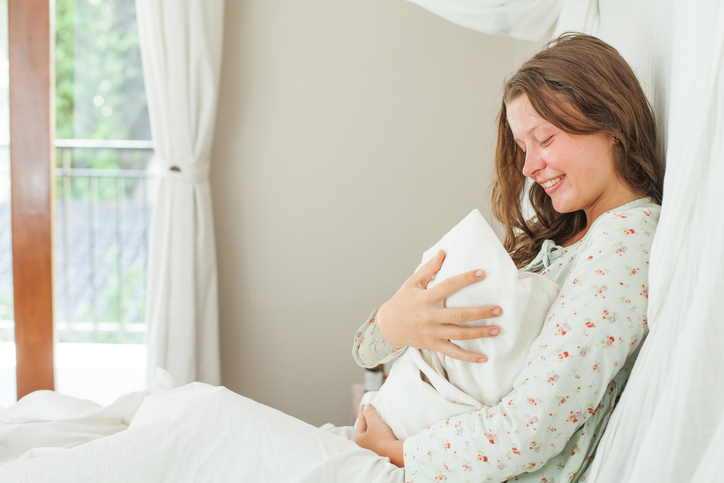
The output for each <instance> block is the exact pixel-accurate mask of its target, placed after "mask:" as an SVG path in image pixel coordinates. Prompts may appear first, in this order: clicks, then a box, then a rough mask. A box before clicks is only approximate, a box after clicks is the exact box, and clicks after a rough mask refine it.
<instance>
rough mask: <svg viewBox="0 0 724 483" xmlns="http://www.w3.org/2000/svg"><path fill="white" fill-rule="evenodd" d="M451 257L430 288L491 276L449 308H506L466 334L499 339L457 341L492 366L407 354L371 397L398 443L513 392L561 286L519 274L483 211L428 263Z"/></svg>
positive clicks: (461, 293) (449, 235)
mask: <svg viewBox="0 0 724 483" xmlns="http://www.w3.org/2000/svg"><path fill="white" fill-rule="evenodd" d="M440 249H442V250H445V253H446V257H445V261H444V263H443V265H442V268H441V269H440V271H438V273H437V274H436V275H435V277H434V279H433V280H432V281H431V282H430V283H429V284H428V288H431V287H433V286H435V285H436V284H437V283H440V282H441V281H443V280H445V279H447V278H449V277H451V276H453V275H457V274H460V273H464V272H467V271H471V270H475V269H483V270H485V273H486V277H485V279H484V280H482V281H481V282H477V283H475V284H473V285H469V286H467V287H465V288H463V289H461V290H459V291H457V292H455V293H454V294H452V295H451V296H450V297H448V298H447V300H446V306H447V307H476V306H486V305H499V306H500V307H501V308H502V309H503V315H501V316H500V317H498V318H495V319H490V320H478V321H475V322H468V323H465V324H461V325H465V326H480V325H489V324H496V325H499V326H500V327H501V333H500V335H499V336H498V337H495V338H482V339H474V340H465V341H454V343H455V344H457V345H458V346H460V347H462V348H463V349H466V350H469V351H473V352H480V353H483V354H486V355H487V356H488V362H486V363H482V364H481V363H470V362H462V361H459V360H457V359H453V358H450V357H447V356H445V355H443V354H441V353H439V352H434V351H429V350H418V349H414V348H408V349H407V351H406V352H405V353H404V354H403V355H402V356H401V357H400V358H399V359H398V360H397V361H395V363H394V365H393V366H392V369H391V370H390V374H389V377H388V378H387V381H386V382H385V383H384V384H383V386H382V388H381V389H380V391H379V392H377V393H371V394H367V395H365V397H364V398H363V401H362V404H367V403H368V402H371V403H372V404H373V405H374V406H375V408H376V409H377V411H378V412H379V414H380V417H381V418H382V419H383V420H384V421H385V422H386V423H387V424H388V425H389V426H390V428H392V430H393V431H394V433H395V435H396V436H397V438H398V439H406V438H408V437H409V436H412V435H414V434H417V433H419V432H420V431H422V430H423V429H425V428H427V427H428V426H430V425H431V424H434V423H436V422H439V421H442V420H444V419H446V418H450V417H452V416H456V415H458V414H463V413H466V412H470V411H477V410H479V409H481V408H482V407H484V406H494V405H495V404H497V403H498V402H500V400H501V399H502V398H503V397H504V396H505V395H506V394H508V393H509V392H510V391H511V390H512V389H513V382H514V381H515V378H516V377H517V376H518V374H520V372H521V371H522V370H523V367H524V364H525V361H526V356H527V354H528V349H529V348H530V346H531V344H532V343H533V341H534V340H535V339H536V338H537V337H538V334H540V331H541V328H542V327H543V322H544V320H545V317H546V314H547V313H548V309H549V308H550V306H551V304H552V303H553V301H554V300H555V299H556V296H557V295H558V288H559V287H558V284H556V283H555V282H553V281H551V280H548V279H546V278H544V277H542V276H540V275H536V274H532V273H518V270H517V269H516V267H515V264H514V263H513V260H512V259H511V258H510V256H509V255H508V253H507V252H506V251H505V248H503V245H502V244H501V243H500V241H499V240H498V238H497V236H496V235H495V233H494V232H493V230H492V228H490V226H489V225H488V223H487V222H486V221H485V219H484V218H483V216H482V215H481V214H480V212H479V211H478V210H473V211H472V212H471V213H470V214H469V215H468V216H467V217H465V218H464V219H463V220H462V221H461V222H460V223H458V224H457V225H456V226H455V227H454V228H453V229H452V230H450V232H448V233H447V234H446V235H445V236H444V237H443V238H442V239H441V240H440V241H439V242H438V243H437V244H435V245H434V246H433V247H432V248H430V249H429V250H428V251H426V252H425V254H424V255H423V256H422V263H423V264H424V263H426V262H427V261H428V260H430V259H431V258H432V257H434V256H435V254H436V253H437V252H438V251H439V250H440Z"/></svg>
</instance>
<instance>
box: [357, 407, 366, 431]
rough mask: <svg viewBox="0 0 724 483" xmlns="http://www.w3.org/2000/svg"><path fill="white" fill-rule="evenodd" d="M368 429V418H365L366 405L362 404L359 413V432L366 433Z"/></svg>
mask: <svg viewBox="0 0 724 483" xmlns="http://www.w3.org/2000/svg"><path fill="white" fill-rule="evenodd" d="M365 431H367V418H365V405H364V404H360V407H359V414H358V415H357V432H358V433H364V432H365Z"/></svg>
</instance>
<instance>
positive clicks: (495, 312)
mask: <svg viewBox="0 0 724 483" xmlns="http://www.w3.org/2000/svg"><path fill="white" fill-rule="evenodd" d="M500 314H501V312H500V309H493V315H500Z"/></svg>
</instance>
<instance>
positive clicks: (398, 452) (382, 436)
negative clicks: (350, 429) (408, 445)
mask: <svg viewBox="0 0 724 483" xmlns="http://www.w3.org/2000/svg"><path fill="white" fill-rule="evenodd" d="M354 442H355V443H357V444H358V445H359V446H361V447H363V448H365V449H369V450H372V451H374V452H375V453H377V454H378V455H380V456H384V457H387V458H389V459H390V461H391V462H392V463H393V464H395V465H397V466H399V467H400V468H402V467H403V466H405V458H404V453H403V450H402V446H403V444H404V443H405V441H404V440H402V441H400V440H399V439H397V438H396V437H395V433H393V432H392V430H391V429H390V427H389V426H387V425H386V424H385V422H384V421H382V418H380V415H379V414H377V410H376V409H375V407H374V406H373V405H371V404H367V405H366V406H360V408H359V417H358V419H357V430H356V434H355V437H354Z"/></svg>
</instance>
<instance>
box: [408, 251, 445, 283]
mask: <svg viewBox="0 0 724 483" xmlns="http://www.w3.org/2000/svg"><path fill="white" fill-rule="evenodd" d="M444 260H445V251H444V250H438V252H437V254H435V256H434V257H432V258H431V259H430V260H428V261H427V263H425V264H424V265H423V266H421V267H420V268H419V269H418V270H417V271H416V272H415V273H414V274H413V275H412V277H410V278H409V281H410V282H412V284H413V285H416V286H418V287H420V288H427V284H428V283H430V280H432V277H434V276H435V274H436V273H437V272H439V271H440V267H442V262H443V261H444Z"/></svg>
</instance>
